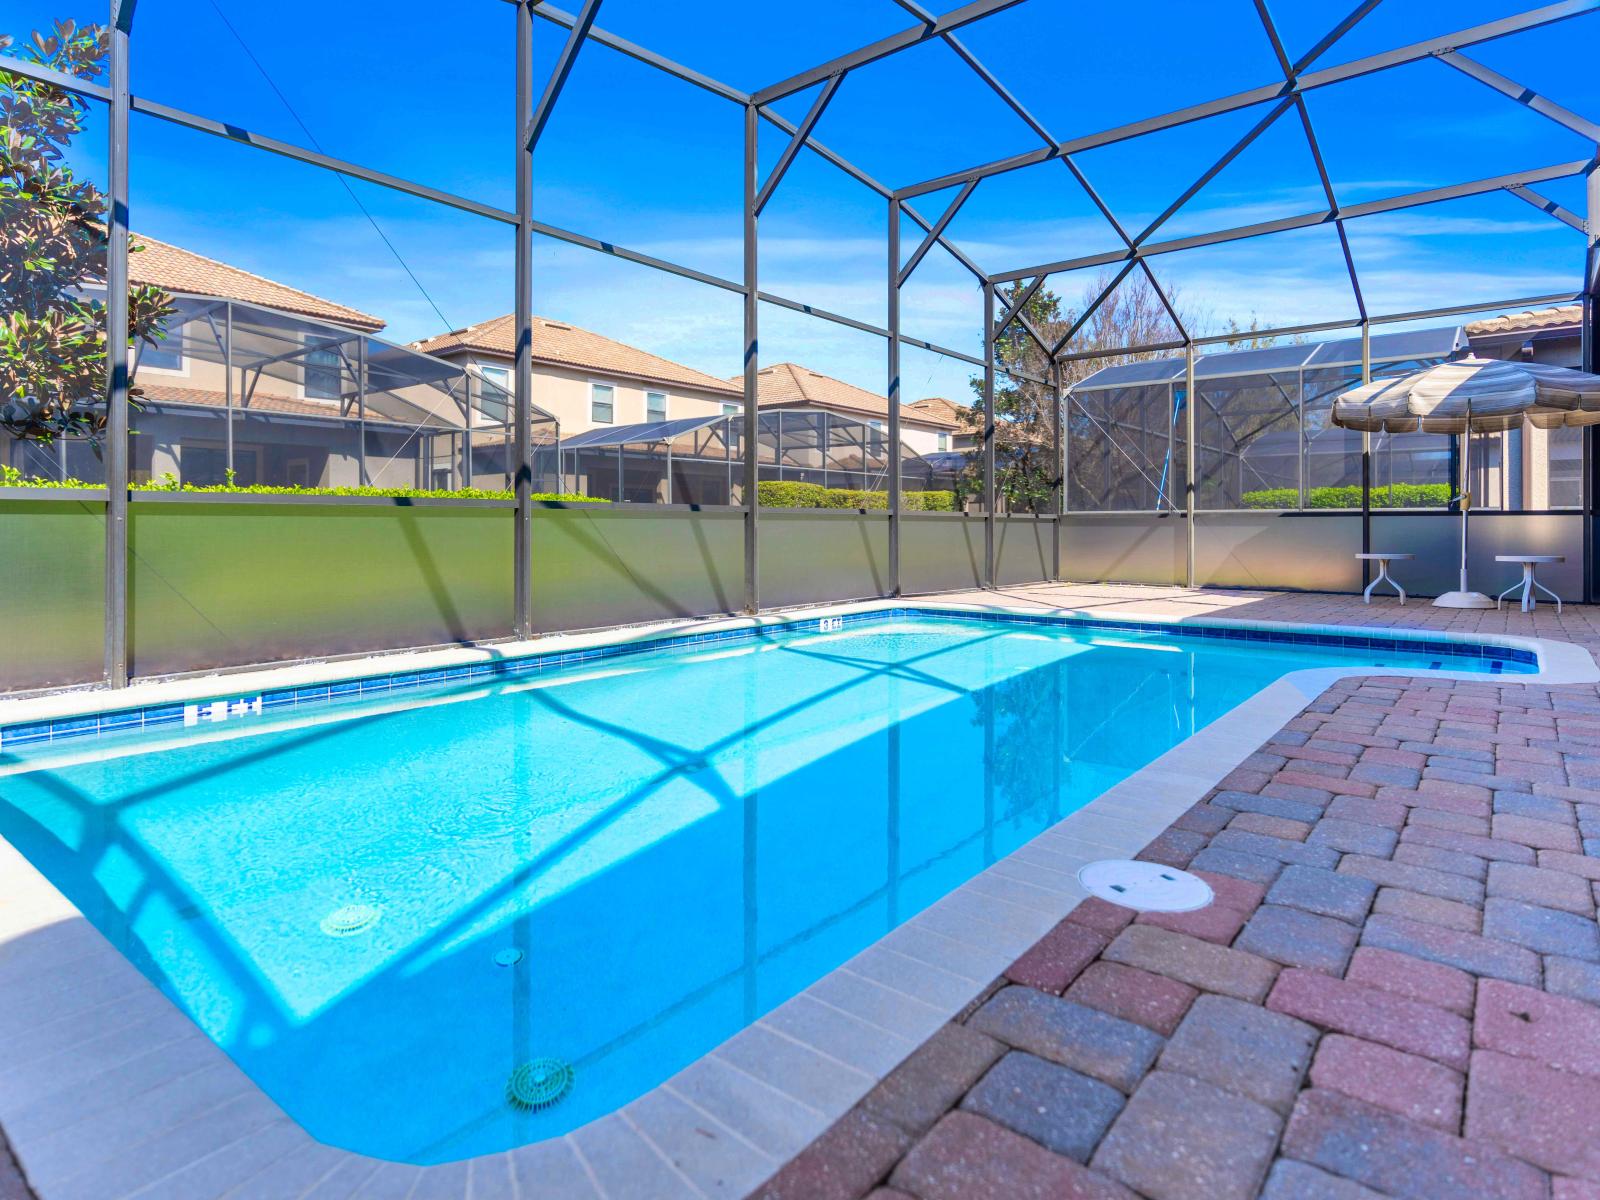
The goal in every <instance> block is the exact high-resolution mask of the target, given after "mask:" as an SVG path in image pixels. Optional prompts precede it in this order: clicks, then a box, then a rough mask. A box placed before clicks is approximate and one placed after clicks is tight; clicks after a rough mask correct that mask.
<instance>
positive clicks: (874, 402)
mask: <svg viewBox="0 0 1600 1200" xmlns="http://www.w3.org/2000/svg"><path fill="white" fill-rule="evenodd" d="M741 382H742V381H741ZM756 398H757V402H758V403H759V404H760V405H761V406H762V407H763V408H775V407H779V406H788V407H794V406H798V405H806V406H808V407H811V408H826V409H830V410H832V411H835V412H844V413H850V414H852V415H854V416H865V417H876V418H878V419H879V420H884V419H887V418H888V416H889V401H888V400H887V399H886V398H884V397H883V396H880V395H878V394H877V393H876V392H869V391H867V390H866V389H865V388H858V387H856V386H855V385H854V384H851V383H846V382H845V381H844V380H842V379H834V378H833V377H832V376H831V375H822V374H819V373H818V372H816V371H813V370H810V369H809V368H806V367H802V366H798V365H797V364H795V363H777V364H775V365H773V366H770V367H763V368H762V369H761V372H760V374H759V376H758V383H757V390H756ZM906 407H909V408H915V407H916V406H915V405H908V406H906ZM900 416H901V419H902V420H904V419H906V418H908V417H909V418H911V419H912V420H915V421H916V423H917V424H919V425H933V426H937V427H940V428H949V429H955V428H957V426H958V425H959V422H957V421H955V420H953V419H951V418H949V417H946V416H944V415H942V414H940V413H932V412H928V411H926V410H918V411H917V412H915V413H907V412H904V411H902V412H901V414H900Z"/></svg>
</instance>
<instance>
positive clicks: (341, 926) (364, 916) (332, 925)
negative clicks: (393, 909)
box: [321, 904, 383, 937]
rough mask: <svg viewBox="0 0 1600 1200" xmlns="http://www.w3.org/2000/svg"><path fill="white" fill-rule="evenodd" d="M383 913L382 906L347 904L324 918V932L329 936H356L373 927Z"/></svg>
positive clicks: (322, 923) (322, 925) (322, 924)
mask: <svg viewBox="0 0 1600 1200" xmlns="http://www.w3.org/2000/svg"><path fill="white" fill-rule="evenodd" d="M382 915H383V910H382V909H381V908H374V907H373V906H372V905H370V904H346V905H345V906H344V907H343V908H336V909H334V910H333V911H332V912H331V913H329V914H328V915H327V916H325V917H323V918H322V922H321V927H322V932H323V933H325V934H327V935H328V936H329V937H354V936H355V935H356V934H358V933H365V932H366V931H367V930H369V929H371V928H372V927H373V926H374V925H376V924H377V923H378V918H379V917H381V916H382Z"/></svg>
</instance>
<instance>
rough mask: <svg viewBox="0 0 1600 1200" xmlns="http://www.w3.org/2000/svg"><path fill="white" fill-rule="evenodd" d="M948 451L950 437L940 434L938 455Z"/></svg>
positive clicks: (946, 434)
mask: <svg viewBox="0 0 1600 1200" xmlns="http://www.w3.org/2000/svg"><path fill="white" fill-rule="evenodd" d="M948 449H950V435H949V434H948V433H941V434H940V435H939V453H941V454H943V453H944V452H945V451H946V450H948Z"/></svg>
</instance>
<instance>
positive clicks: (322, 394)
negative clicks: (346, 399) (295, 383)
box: [304, 349, 339, 400]
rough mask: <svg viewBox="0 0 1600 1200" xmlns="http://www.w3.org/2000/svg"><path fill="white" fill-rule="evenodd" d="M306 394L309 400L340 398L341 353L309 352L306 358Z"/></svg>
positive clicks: (324, 350)
mask: <svg viewBox="0 0 1600 1200" xmlns="http://www.w3.org/2000/svg"><path fill="white" fill-rule="evenodd" d="M304 379H305V393H306V398H307V399H308V400H337V399H338V398H339V352H338V351H337V350H328V349H322V350H309V351H307V352H306V356H305V367H304Z"/></svg>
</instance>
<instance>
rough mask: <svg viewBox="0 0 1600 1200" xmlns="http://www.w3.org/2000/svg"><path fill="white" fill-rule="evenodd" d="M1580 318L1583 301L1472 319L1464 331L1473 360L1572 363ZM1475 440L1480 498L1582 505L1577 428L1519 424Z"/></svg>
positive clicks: (1578, 353)
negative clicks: (1477, 451) (1478, 447)
mask: <svg viewBox="0 0 1600 1200" xmlns="http://www.w3.org/2000/svg"><path fill="white" fill-rule="evenodd" d="M1582 322H1583V307H1582V305H1578V304H1563V305H1559V306H1557V307H1555V308H1542V309H1532V310H1529V311H1526V312H1520V313H1506V314H1505V315H1503V316H1498V317H1492V318H1490V319H1489V320H1486V321H1473V322H1472V323H1471V324H1469V325H1467V326H1466V327H1465V328H1466V334H1467V341H1468V343H1469V344H1470V346H1471V347H1472V353H1473V354H1475V355H1477V356H1478V357H1479V358H1498V359H1504V360H1515V361H1521V362H1537V363H1548V364H1550V365H1551V366H1557V367H1573V368H1579V367H1581V366H1582V365H1583V328H1582ZM1480 441H1481V442H1482V449H1481V450H1480V451H1479V453H1478V455H1477V458H1478V460H1479V461H1475V462H1474V466H1475V468H1476V474H1477V476H1478V478H1477V480H1476V486H1477V490H1478V491H1479V493H1480V495H1481V496H1482V499H1481V500H1480V501H1479V503H1486V504H1487V505H1489V506H1491V507H1497V508H1498V507H1504V508H1532V509H1541V508H1576V507H1578V506H1579V505H1581V504H1582V503H1583V487H1582V479H1583V430H1581V429H1551V430H1545V429H1535V428H1533V427H1532V426H1531V425H1524V427H1523V428H1521V429H1514V430H1512V431H1511V432H1509V433H1503V434H1497V435H1494V436H1493V437H1488V438H1483V439H1480ZM1502 464H1504V467H1502Z"/></svg>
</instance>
